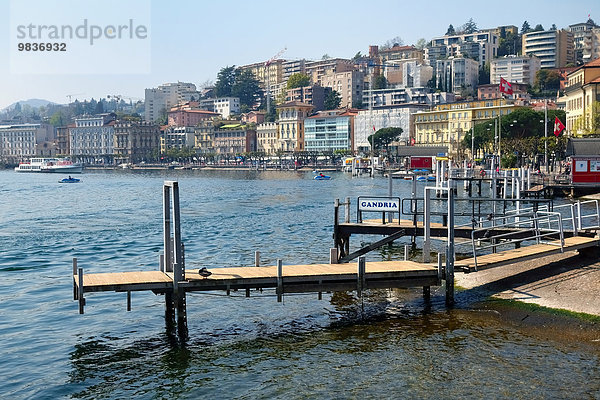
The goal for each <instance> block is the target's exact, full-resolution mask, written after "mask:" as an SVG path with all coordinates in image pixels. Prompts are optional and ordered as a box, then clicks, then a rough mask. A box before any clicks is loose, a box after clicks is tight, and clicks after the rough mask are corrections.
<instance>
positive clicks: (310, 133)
mask: <svg viewBox="0 0 600 400" xmlns="http://www.w3.org/2000/svg"><path fill="white" fill-rule="evenodd" d="M356 114H357V111H352V110H329V111H321V112H319V113H317V115H313V116H310V117H308V118H306V119H305V120H304V149H305V150H306V151H315V152H318V153H322V152H325V151H335V150H352V148H353V147H354V146H353V143H352V142H353V138H354V117H355V116H356Z"/></svg>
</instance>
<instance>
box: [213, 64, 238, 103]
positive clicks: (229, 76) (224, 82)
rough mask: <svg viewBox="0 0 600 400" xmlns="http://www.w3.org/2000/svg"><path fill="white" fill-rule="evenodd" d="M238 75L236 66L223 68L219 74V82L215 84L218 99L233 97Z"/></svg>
mask: <svg viewBox="0 0 600 400" xmlns="http://www.w3.org/2000/svg"><path fill="white" fill-rule="evenodd" d="M236 75H237V73H236V69H235V65H232V66H231V67H224V68H221V70H220V71H219V73H218V74H217V82H216V83H215V95H216V96H217V97H230V96H231V95H232V94H231V93H232V90H233V85H234V84H235V78H236Z"/></svg>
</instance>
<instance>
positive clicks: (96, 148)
mask: <svg viewBox="0 0 600 400" xmlns="http://www.w3.org/2000/svg"><path fill="white" fill-rule="evenodd" d="M116 118H117V116H116V114H114V113H105V114H97V115H92V116H84V117H81V118H75V126H74V127H73V128H69V141H70V143H71V149H70V154H71V156H74V157H76V158H77V160H78V161H80V162H83V163H86V164H112V163H113V157H114V140H115V128H114V125H115V120H116Z"/></svg>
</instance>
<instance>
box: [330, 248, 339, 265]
mask: <svg viewBox="0 0 600 400" xmlns="http://www.w3.org/2000/svg"><path fill="white" fill-rule="evenodd" d="M338 263H339V257H338V250H337V249H336V248H331V249H329V264H338Z"/></svg>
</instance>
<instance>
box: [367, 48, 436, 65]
mask: <svg viewBox="0 0 600 400" xmlns="http://www.w3.org/2000/svg"><path fill="white" fill-rule="evenodd" d="M375 47H377V46H375ZM377 55H378V56H379V60H380V63H381V64H383V63H385V62H388V61H400V60H416V61H417V62H423V59H424V56H425V52H424V51H423V50H419V49H417V48H416V47H414V46H393V47H390V48H389V49H385V50H380V49H377Z"/></svg>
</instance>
